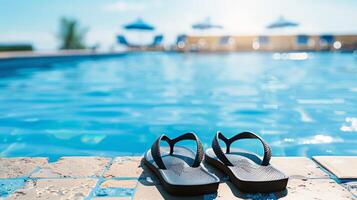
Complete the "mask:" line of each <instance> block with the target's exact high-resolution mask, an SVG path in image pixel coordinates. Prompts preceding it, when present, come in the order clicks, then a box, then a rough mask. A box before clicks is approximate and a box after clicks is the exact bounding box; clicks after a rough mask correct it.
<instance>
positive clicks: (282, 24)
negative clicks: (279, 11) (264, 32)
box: [266, 16, 299, 29]
mask: <svg viewBox="0 0 357 200" xmlns="http://www.w3.org/2000/svg"><path fill="white" fill-rule="evenodd" d="M296 26H299V24H298V23H296V22H292V21H288V20H286V19H285V18H284V17H282V16H280V17H279V18H278V19H277V20H276V21H275V22H273V23H271V24H269V25H268V26H267V27H266V28H268V29H275V28H287V27H296Z"/></svg>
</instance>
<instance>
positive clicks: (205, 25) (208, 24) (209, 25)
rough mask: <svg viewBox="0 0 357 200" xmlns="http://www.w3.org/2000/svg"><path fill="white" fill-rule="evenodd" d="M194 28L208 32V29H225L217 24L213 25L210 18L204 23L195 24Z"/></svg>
mask: <svg viewBox="0 0 357 200" xmlns="http://www.w3.org/2000/svg"><path fill="white" fill-rule="evenodd" d="M192 28H193V29H199V30H206V29H213V28H223V26H221V25H217V24H212V23H211V20H210V19H209V18H207V19H206V20H204V21H203V22H199V23H196V24H193V25H192Z"/></svg>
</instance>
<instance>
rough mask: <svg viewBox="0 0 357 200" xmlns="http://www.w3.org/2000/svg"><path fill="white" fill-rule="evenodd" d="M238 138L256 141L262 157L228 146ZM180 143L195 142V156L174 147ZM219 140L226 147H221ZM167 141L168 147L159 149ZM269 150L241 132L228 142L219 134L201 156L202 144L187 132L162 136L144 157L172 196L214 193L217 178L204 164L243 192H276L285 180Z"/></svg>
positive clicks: (180, 147)
mask: <svg viewBox="0 0 357 200" xmlns="http://www.w3.org/2000/svg"><path fill="white" fill-rule="evenodd" d="M240 139H258V140H260V142H261V143H262V144H263V148H264V156H263V159H262V160H261V159H260V158H259V156H257V155H255V154H254V153H251V152H247V151H244V150H241V149H237V148H231V144H232V143H233V142H235V141H237V140H240ZM182 140H194V141H195V142H196V144H197V148H196V149H197V150H196V153H195V152H193V151H192V150H190V149H188V148H186V147H182V146H175V144H176V143H177V142H179V141H182ZM219 140H222V141H223V142H224V143H225V145H226V148H222V147H221V146H220V143H219ZM161 141H166V142H167V143H168V144H169V146H168V147H162V146H160V143H161ZM270 158H271V149H270V147H269V145H268V144H267V143H266V142H265V141H264V140H263V139H262V138H261V137H259V136H258V135H256V134H254V133H251V132H242V133H239V134H237V135H235V136H234V137H232V138H230V139H228V138H226V137H225V136H224V135H223V134H222V133H221V132H218V133H217V134H216V135H215V137H214V138H213V141H212V148H209V149H207V150H206V152H205V153H204V150H203V147H202V144H201V142H200V140H199V139H198V137H197V136H196V135H195V134H194V133H186V134H183V135H181V136H179V137H177V138H174V139H170V138H169V137H167V136H166V135H161V136H160V137H159V138H158V139H157V140H156V141H155V142H154V144H153V145H152V147H151V149H150V150H148V151H147V152H146V153H145V155H144V158H143V161H144V163H145V164H146V165H147V166H148V168H149V169H150V170H151V171H153V172H154V174H155V175H156V176H157V177H158V178H159V180H160V182H161V183H162V185H163V187H164V189H165V190H166V191H168V192H169V193H171V194H174V195H180V196H184V195H201V194H209V193H215V192H216V191H217V189H218V185H219V182H220V180H219V178H218V177H217V176H216V175H214V174H212V173H211V172H209V171H208V170H207V169H206V167H205V166H204V165H203V163H202V161H203V160H204V159H205V160H206V161H207V163H209V164H211V165H212V166H214V167H216V168H217V169H219V170H221V171H222V172H224V173H225V174H227V175H228V176H229V178H230V180H231V181H232V183H233V184H234V185H235V186H236V187H237V188H238V189H240V190H241V191H244V192H264V193H265V192H275V191H281V190H284V189H285V188H286V185H287V183H288V177H287V176H286V175H285V174H284V173H282V172H281V171H279V170H278V169H276V168H274V167H273V166H271V165H270V164H269V161H270Z"/></svg>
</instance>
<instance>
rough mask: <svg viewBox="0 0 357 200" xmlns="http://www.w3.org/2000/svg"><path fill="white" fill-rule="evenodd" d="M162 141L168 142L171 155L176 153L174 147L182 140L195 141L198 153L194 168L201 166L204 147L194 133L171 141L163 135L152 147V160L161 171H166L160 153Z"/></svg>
mask: <svg viewBox="0 0 357 200" xmlns="http://www.w3.org/2000/svg"><path fill="white" fill-rule="evenodd" d="M161 140H164V141H166V142H167V143H168V144H169V146H170V154H171V155H172V154H173V152H174V146H175V144H176V143H177V142H179V141H181V140H195V141H196V144H197V152H196V157H195V160H194V162H193V165H192V167H198V166H200V164H201V162H202V160H203V147H202V143H201V141H200V140H199V139H198V137H197V136H196V135H195V134H194V133H185V134H183V135H180V136H179V137H177V138H174V139H170V138H169V137H167V136H166V135H161V136H160V137H159V138H158V139H157V140H156V141H155V142H154V144H153V145H152V146H151V155H152V158H153V159H154V161H155V163H156V164H157V166H158V167H159V168H160V169H166V166H165V164H164V162H163V161H162V158H161V152H160V142H161Z"/></svg>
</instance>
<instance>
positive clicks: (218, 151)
mask: <svg viewBox="0 0 357 200" xmlns="http://www.w3.org/2000/svg"><path fill="white" fill-rule="evenodd" d="M219 139H221V140H223V141H224V142H225V143H226V153H230V147H231V144H232V143H233V142H235V141H237V140H240V139H258V140H260V142H261V143H262V144H263V148H264V157H263V161H262V165H263V166H267V165H269V162H270V158H271V149H270V147H269V145H268V144H267V143H266V142H265V141H264V140H263V138H261V137H259V136H258V135H256V134H254V133H252V132H242V133H239V134H237V135H235V136H233V137H232V138H230V139H228V138H226V137H225V136H224V135H223V134H222V133H221V132H217V134H216V136H215V137H214V138H213V141H212V149H213V151H214V153H215V154H216V156H217V158H218V159H219V160H221V161H222V162H223V163H224V164H225V165H228V166H233V164H232V163H231V162H230V161H229V160H228V158H227V156H226V155H225V154H224V153H223V151H222V148H221V146H220V144H219V142H218V141H219Z"/></svg>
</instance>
